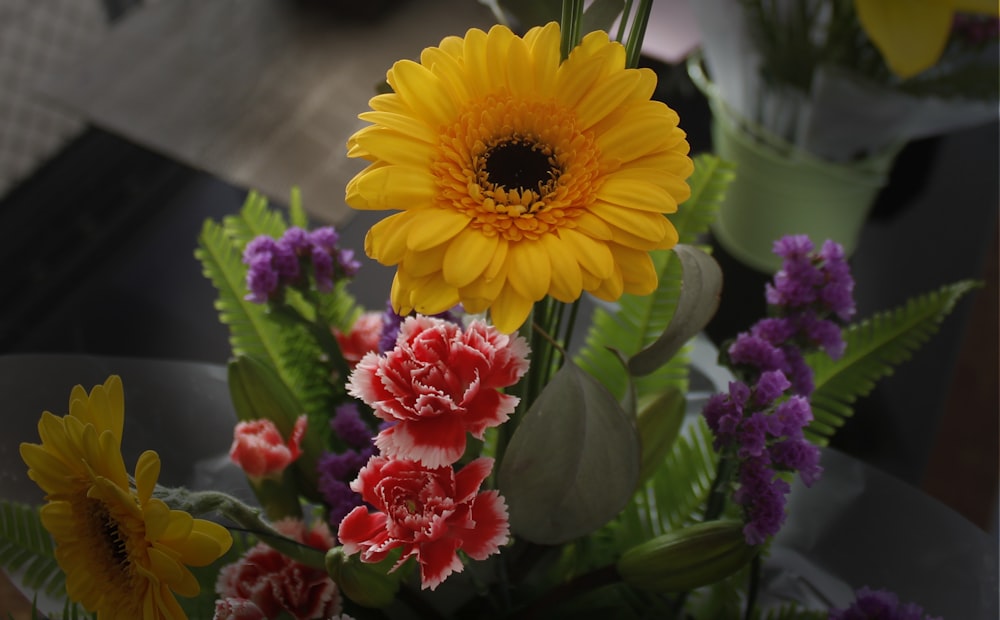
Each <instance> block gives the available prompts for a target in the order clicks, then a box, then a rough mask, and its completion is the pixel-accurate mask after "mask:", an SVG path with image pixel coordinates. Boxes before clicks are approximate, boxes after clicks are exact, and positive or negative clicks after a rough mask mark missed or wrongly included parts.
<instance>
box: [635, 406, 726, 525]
mask: <svg viewBox="0 0 1000 620" xmlns="http://www.w3.org/2000/svg"><path fill="white" fill-rule="evenodd" d="M718 461H719V457H718V454H717V453H716V452H715V449H714V448H713V447H712V431H711V430H710V429H709V428H708V425H707V424H706V423H705V419H704V418H703V417H702V416H697V417H695V418H693V419H692V420H690V421H689V422H688V424H686V426H685V428H684V430H683V431H682V433H681V435H680V437H678V439H677V443H676V445H675V446H674V449H673V450H672V451H671V452H670V454H669V455H667V458H666V460H665V461H664V463H663V466H662V467H660V468H659V469H658V470H657V472H656V473H655V474H654V475H653V477H652V479H651V480H650V481H649V483H648V484H647V485H646V496H645V498H643V507H644V509H645V511H646V514H645V515H644V518H645V520H647V522H648V523H649V527H650V531H649V534H650V535H658V534H657V533H664V532H669V531H671V530H674V529H677V528H679V527H683V526H685V525H690V524H691V523H693V522H694V521H695V520H696V519H697V517H698V515H699V512H700V510H701V507H702V506H703V505H704V503H705V501H706V500H707V499H708V494H709V491H710V490H711V487H712V481H713V480H714V479H715V472H716V469H717V465H718Z"/></svg>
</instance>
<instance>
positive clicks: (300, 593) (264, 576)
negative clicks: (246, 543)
mask: <svg viewBox="0 0 1000 620" xmlns="http://www.w3.org/2000/svg"><path fill="white" fill-rule="evenodd" d="M274 527H275V529H277V530H278V531H279V532H281V533H282V534H283V535H285V536H287V537H288V538H291V539H293V540H296V541H298V542H300V543H303V544H306V545H309V546H310V547H313V548H316V549H321V550H324V551H326V550H328V549H330V548H331V547H332V546H333V544H334V540H333V536H332V535H331V534H330V530H329V528H328V527H327V526H326V524H325V523H317V524H316V525H315V527H313V528H312V529H309V528H307V527H306V526H305V524H304V523H302V521H300V520H298V519H285V520H282V521H278V522H276V523H275V524H274ZM215 591H216V593H217V594H219V596H221V597H222V600H221V601H217V602H216V614H217V617H218V618H229V617H232V618H239V619H242V618H244V617H245V618H253V617H254V616H253V615H252V613H253V609H254V608H257V609H259V610H260V613H261V614H262V615H263V617H265V618H277V617H279V616H281V617H284V616H283V615H282V614H287V615H288V616H291V617H292V618H295V619H296V620H311V619H312V618H329V617H331V616H334V615H336V614H338V613H340V610H341V600H340V592H339V591H338V590H337V585H336V584H335V583H334V582H333V580H331V579H330V576H329V575H327V573H326V571H325V570H322V569H318V568H312V567H309V566H306V565H305V564H300V563H299V562H296V561H294V560H292V559H290V558H289V557H288V556H286V555H283V554H282V553H280V552H278V551H275V550H274V549H272V548H271V547H269V546H267V545H265V544H263V543H258V544H257V545H256V546H254V547H253V548H252V549H250V550H249V551H247V552H246V554H245V555H244V556H243V557H242V558H240V560H239V561H237V562H235V563H234V564H229V565H227V566H224V567H223V568H222V570H221V571H219V578H218V581H217V582H216V584H215ZM227 614H228V615H227ZM241 614H246V615H245V616H244V615H241Z"/></svg>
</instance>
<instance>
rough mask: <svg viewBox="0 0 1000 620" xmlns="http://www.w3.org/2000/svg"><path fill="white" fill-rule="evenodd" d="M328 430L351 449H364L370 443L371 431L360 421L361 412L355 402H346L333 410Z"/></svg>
mask: <svg viewBox="0 0 1000 620" xmlns="http://www.w3.org/2000/svg"><path fill="white" fill-rule="evenodd" d="M330 428H332V429H333V432H334V433H336V434H337V437H340V438H341V439H342V440H343V441H344V443H346V444H347V445H348V446H350V447H352V448H365V447H368V446H370V445H371V443H372V430H371V428H370V427H369V426H368V424H366V423H365V421H364V420H362V419H361V411H360V410H359V409H358V404H357V403H355V402H346V403H344V404H342V405H340V406H338V407H337V408H336V409H335V410H334V414H333V419H332V420H330Z"/></svg>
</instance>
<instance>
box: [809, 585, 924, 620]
mask: <svg viewBox="0 0 1000 620" xmlns="http://www.w3.org/2000/svg"><path fill="white" fill-rule="evenodd" d="M855 596H856V598H855V600H854V602H853V603H852V604H851V606H850V607H848V608H847V609H834V610H832V611H830V615H829V617H828V618H829V620H941V618H940V617H931V616H928V615H925V614H924V610H923V609H922V608H921V607H920V606H919V605H917V604H916V603H906V604H900V602H899V597H898V596H896V595H895V594H893V593H892V592H889V591H888V590H872V589H870V588H868V587H864V588H861V589H860V590H858V591H857V593H856V595H855Z"/></svg>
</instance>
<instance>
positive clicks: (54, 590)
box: [0, 501, 66, 596]
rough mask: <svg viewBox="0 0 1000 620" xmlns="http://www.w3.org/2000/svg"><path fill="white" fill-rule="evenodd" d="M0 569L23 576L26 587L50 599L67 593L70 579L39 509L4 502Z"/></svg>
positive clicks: (1, 507) (0, 521)
mask: <svg viewBox="0 0 1000 620" xmlns="http://www.w3.org/2000/svg"><path fill="white" fill-rule="evenodd" d="M0 567H2V568H3V569H4V570H6V571H8V572H10V573H12V574H19V576H20V580H21V583H22V584H23V585H24V587H26V588H28V589H30V590H34V591H36V592H44V593H45V594H48V595H50V596H55V595H58V594H63V593H65V589H66V576H65V575H64V574H63V572H62V569H61V568H59V564H58V563H57V562H56V559H55V547H54V544H53V542H52V537H51V536H50V535H49V533H48V531H47V530H46V529H45V528H44V527H43V526H42V520H41V517H40V516H39V514H38V509H37V508H36V507H34V506H26V505H24V504H18V503H14V502H9V501H2V502H0Z"/></svg>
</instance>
